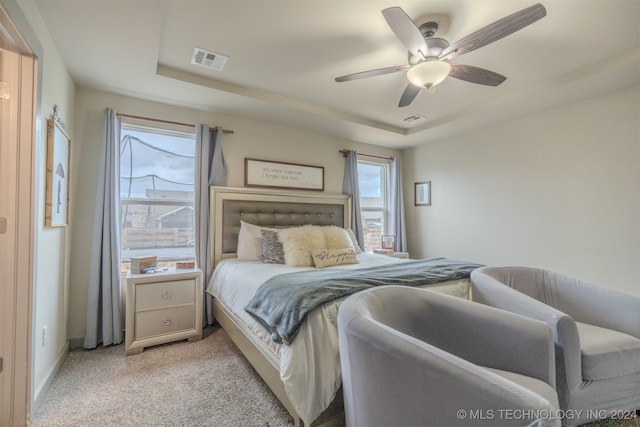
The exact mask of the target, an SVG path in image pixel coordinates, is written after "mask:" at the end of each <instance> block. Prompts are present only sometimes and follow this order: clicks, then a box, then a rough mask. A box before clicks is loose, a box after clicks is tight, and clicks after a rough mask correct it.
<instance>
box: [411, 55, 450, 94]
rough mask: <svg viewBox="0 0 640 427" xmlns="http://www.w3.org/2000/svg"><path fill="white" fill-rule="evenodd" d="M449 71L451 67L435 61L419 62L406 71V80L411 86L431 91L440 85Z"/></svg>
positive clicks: (446, 63) (445, 63)
mask: <svg viewBox="0 0 640 427" xmlns="http://www.w3.org/2000/svg"><path fill="white" fill-rule="evenodd" d="M450 71H451V65H450V64H449V63H448V62H445V61H438V60H437V59H433V60H429V61H424V62H420V63H419V64H416V65H414V66H413V67H411V68H410V69H409V71H407V79H408V80H409V82H411V84H412V85H414V86H418V87H420V88H426V89H432V88H434V87H435V86H437V85H438V84H440V83H442V81H443V80H444V79H446V78H447V76H448V75H449V72H450Z"/></svg>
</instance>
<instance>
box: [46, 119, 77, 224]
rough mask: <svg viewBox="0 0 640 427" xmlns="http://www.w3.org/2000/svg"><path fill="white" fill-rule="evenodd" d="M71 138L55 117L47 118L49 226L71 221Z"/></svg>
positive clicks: (47, 216)
mask: <svg viewBox="0 0 640 427" xmlns="http://www.w3.org/2000/svg"><path fill="white" fill-rule="evenodd" d="M70 144H71V140H70V139H69V137H68V136H67V134H66V133H65V131H64V129H62V127H60V125H59V123H58V122H57V121H56V120H54V119H48V120H47V182H46V185H47V186H46V201H45V215H44V223H45V225H46V226H47V227H57V226H66V225H67V224H68V222H69V188H70V187H69V160H70V158H71V146H70Z"/></svg>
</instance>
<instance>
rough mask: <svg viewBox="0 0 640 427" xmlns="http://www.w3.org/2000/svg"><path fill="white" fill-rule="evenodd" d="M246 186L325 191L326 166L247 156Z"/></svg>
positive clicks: (245, 164)
mask: <svg viewBox="0 0 640 427" xmlns="http://www.w3.org/2000/svg"><path fill="white" fill-rule="evenodd" d="M244 186H245V187H270V188H297V189H304V190H314V191H324V167H323V166H310V165H302V164H298V163H285V162H277V161H272V160H259V159H250V158H245V159H244Z"/></svg>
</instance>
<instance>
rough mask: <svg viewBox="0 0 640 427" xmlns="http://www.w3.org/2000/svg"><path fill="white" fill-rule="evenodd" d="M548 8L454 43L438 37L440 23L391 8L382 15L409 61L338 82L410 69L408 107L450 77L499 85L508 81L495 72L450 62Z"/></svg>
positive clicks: (530, 21) (405, 96)
mask: <svg viewBox="0 0 640 427" xmlns="http://www.w3.org/2000/svg"><path fill="white" fill-rule="evenodd" d="M546 14H547V11H546V9H545V8H544V6H543V5H542V4H540V3H538V4H535V5H533V6H529V7H527V8H525V9H522V10H520V11H518V12H515V13H512V14H511V15H508V16H505V17H504V18H502V19H499V20H497V21H495V22H493V23H491V24H489V25H487V26H485V27H482V28H480V29H479V30H477V31H475V32H473V33H471V34H469V35H468V36H466V37H463V38H462V39H460V40H458V41H457V42H455V43H453V44H449V42H448V41H447V40H445V39H441V38H436V37H434V35H435V33H436V31H437V30H438V24H437V23H435V22H427V23H425V24H423V25H421V26H420V27H418V26H416V24H415V23H414V22H413V21H412V20H411V18H409V16H408V15H407V14H406V13H405V12H404V11H403V10H402V9H401V8H399V7H390V8H387V9H384V10H383V11H382V15H383V16H384V18H385V19H386V21H387V24H389V27H391V30H393V32H394V33H395V35H396V36H397V37H398V38H399V39H400V41H401V42H402V44H404V45H405V47H406V48H407V49H408V50H409V61H408V62H409V63H408V64H407V65H397V66H394V67H386V68H379V69H376V70H369V71H362V72H359V73H354V74H348V75H346V76H342V77H337V78H336V81H337V82H346V81H350V80H357V79H363V78H366V77H373V76H380V75H383V74H390V73H395V72H397V71H403V70H407V79H408V80H409V82H410V83H409V84H408V85H407V88H406V89H405V90H404V92H403V93H402V96H401V97H400V102H399V103H398V107H405V106H407V105H409V104H411V102H412V101H413V100H414V99H415V97H416V96H417V95H418V93H419V92H420V90H421V89H423V88H425V89H427V90H429V91H430V92H431V93H433V92H434V91H435V87H436V86H437V85H438V84H440V83H441V82H442V81H443V80H444V79H446V78H447V77H448V76H451V77H454V78H456V79H460V80H465V81H467V82H471V83H477V84H481V85H487V86H498V85H499V84H500V83H502V82H503V81H505V80H506V77H505V76H502V75H500V74H498V73H494V72H493V71H489V70H485V69H484V68H479V67H474V66H472V65H462V64H452V63H449V62H448V61H449V60H451V59H453V58H455V57H457V56H460V55H463V54H465V53H467V52H471V51H473V50H476V49H478V48H481V47H483V46H486V45H488V44H489V43H493V42H495V41H497V40H500V39H501V38H503V37H506V36H508V35H510V34H513V33H515V32H516V31H518V30H521V29H522V28H524V27H526V26H528V25H530V24H533V23H534V22H536V21H537V20H539V19H541V18H543V17H544V16H546Z"/></svg>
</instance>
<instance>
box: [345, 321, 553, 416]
mask: <svg viewBox="0 0 640 427" xmlns="http://www.w3.org/2000/svg"><path fill="white" fill-rule="evenodd" d="M349 322H350V323H351V324H350V325H349V333H350V334H351V337H350V338H349V339H348V340H347V339H346V338H345V337H344V336H341V337H340V339H341V358H344V359H343V363H344V362H345V361H348V360H357V361H358V363H352V364H349V365H348V366H344V365H343V375H344V376H347V377H349V378H352V376H353V378H356V377H357V378H358V381H357V382H356V383H358V384H359V387H360V389H358V390H353V389H351V388H350V386H348V385H347V384H351V383H352V381H349V380H346V379H345V382H344V384H345V390H344V391H345V402H347V401H349V402H350V405H351V404H352V405H353V407H354V408H355V410H354V413H357V414H358V417H363V418H359V419H358V420H353V419H350V416H351V415H350V414H349V411H347V422H348V424H350V425H401V424H406V425H413V424H419V423H424V420H425V419H437V420H438V423H440V424H442V425H463V424H462V423H463V422H464V419H462V418H461V417H460V415H459V414H460V413H459V411H460V410H465V411H470V410H474V411H477V412H478V413H483V414H485V415H486V414H489V413H493V414H494V415H495V418H493V419H485V420H477V419H476V420H473V421H471V420H467V421H468V424H469V425H492V426H495V425H508V424H510V423H513V425H515V424H516V423H515V422H514V420H506V419H499V418H498V413H497V412H496V410H497V409H505V408H508V409H522V410H527V409H532V408H534V409H538V410H541V411H543V410H546V411H553V405H552V404H550V403H549V402H548V401H547V400H545V399H544V398H542V397H541V396H539V395H537V394H536V393H534V392H532V391H530V390H528V389H525V388H524V387H521V386H519V385H517V384H515V383H512V382H510V381H506V380H504V379H503V378H502V377H500V376H498V375H495V374H494V373H492V372H490V371H488V370H486V369H484V368H482V367H480V366H477V365H475V364H474V363H471V362H469V361H467V360H463V359H462V358H460V357H457V356H455V355H452V354H450V353H448V352H447V351H445V350H443V349H440V348H437V346H434V345H431V344H428V343H426V342H423V341H421V340H419V339H417V338H414V337H411V336H408V335H405V334H403V333H402V332H399V331H397V330H395V329H393V328H391V327H389V326H387V325H384V324H382V323H379V322H377V321H375V320H372V319H365V318H362V317H360V318H354V319H350V320H349ZM343 344H344V345H343ZM514 347H515V346H514ZM476 350H478V349H477V348H476ZM514 358H516V357H514ZM372 370H373V371H375V373H376V374H375V375H371V371H372ZM525 375H526V374H525ZM443 378H446V381H443ZM363 381H364V383H363ZM420 396H428V398H425V399H424V400H423V401H421V404H420V405H415V404H414V405H409V404H407V403H408V402H412V401H415V399H416V398H419V397H420ZM360 405H361V406H360ZM371 407H380V408H381V409H380V411H379V412H378V413H371V412H370V411H363V410H358V409H359V408H360V409H362V408H371ZM491 411H493V412H491ZM398 414H402V415H401V418H397V415H398ZM390 416H394V417H392V418H389V417H390ZM385 417H387V418H385ZM350 421H351V422H350ZM354 421H355V422H354ZM518 422H519V421H518ZM540 422H541V424H540V425H543V426H546V425H557V424H558V421H557V420H540Z"/></svg>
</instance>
